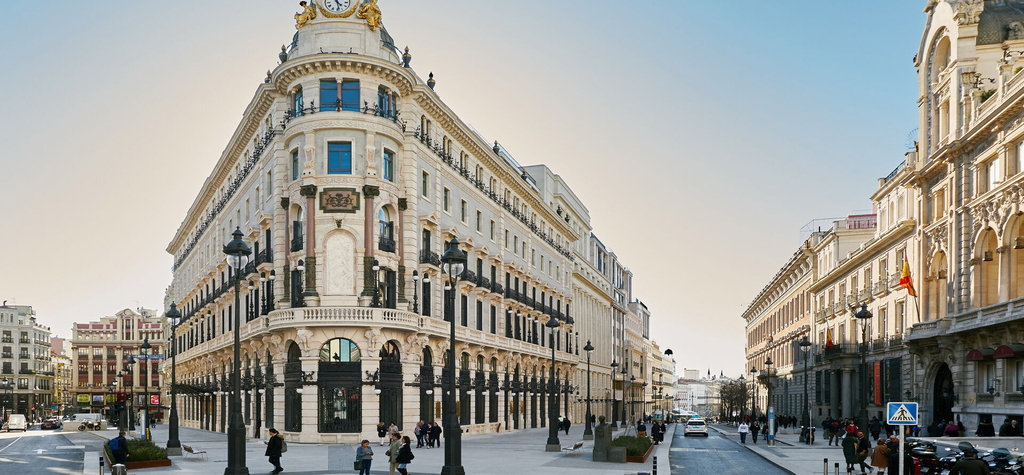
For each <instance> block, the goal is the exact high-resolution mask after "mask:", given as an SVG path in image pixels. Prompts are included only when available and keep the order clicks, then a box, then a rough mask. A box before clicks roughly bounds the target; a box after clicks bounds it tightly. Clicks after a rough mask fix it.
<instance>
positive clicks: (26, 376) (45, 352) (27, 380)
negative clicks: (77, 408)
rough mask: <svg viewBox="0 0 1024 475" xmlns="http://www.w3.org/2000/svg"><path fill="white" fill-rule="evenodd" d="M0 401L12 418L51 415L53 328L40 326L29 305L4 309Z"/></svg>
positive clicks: (0, 336)
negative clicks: (51, 340)
mask: <svg viewBox="0 0 1024 475" xmlns="http://www.w3.org/2000/svg"><path fill="white" fill-rule="evenodd" d="M0 350H2V352H0V365H2V369H0V401H2V404H0V406H2V408H3V409H2V411H3V415H4V417H5V420H6V416H7V415H9V414H24V415H25V416H27V417H30V418H37V419H38V418H41V417H43V416H46V415H49V414H50V410H51V407H50V405H51V403H52V394H51V388H52V387H53V378H54V373H53V366H52V359H51V357H50V327H47V326H43V325H40V324H39V323H37V322H36V312H35V310H33V309H32V307H30V306H28V305H7V302H6V301H5V302H4V303H3V305H2V306H0Z"/></svg>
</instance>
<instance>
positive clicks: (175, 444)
mask: <svg viewBox="0 0 1024 475" xmlns="http://www.w3.org/2000/svg"><path fill="white" fill-rule="evenodd" d="M167 321H168V322H169V323H170V324H171V415H170V418H169V419H168V421H169V424H168V426H167V433H168V435H167V455H181V441H180V440H178V387H177V384H178V372H177V369H178V334H177V330H178V323H180V322H181V312H179V311H178V306H177V304H175V303H174V302H171V309H170V310H168V311H167Z"/></svg>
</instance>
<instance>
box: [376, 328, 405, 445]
mask: <svg viewBox="0 0 1024 475" xmlns="http://www.w3.org/2000/svg"><path fill="white" fill-rule="evenodd" d="M377 389H380V408H379V410H380V420H381V421H384V423H385V424H391V423H392V422H394V423H395V424H396V425H397V426H398V427H402V354H401V352H400V351H399V349H398V345H397V344H395V342H394V341H389V342H387V343H385V344H384V346H383V347H381V349H380V380H379V382H378V386H377Z"/></svg>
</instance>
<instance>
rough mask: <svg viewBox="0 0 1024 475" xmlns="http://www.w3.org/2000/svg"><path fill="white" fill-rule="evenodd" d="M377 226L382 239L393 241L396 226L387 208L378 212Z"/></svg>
mask: <svg viewBox="0 0 1024 475" xmlns="http://www.w3.org/2000/svg"><path fill="white" fill-rule="evenodd" d="M377 225H378V228H377V229H378V232H379V233H380V237H381V239H392V237H393V234H392V230H393V228H394V225H393V223H392V222H391V213H388V210H387V208H381V209H380V211H377Z"/></svg>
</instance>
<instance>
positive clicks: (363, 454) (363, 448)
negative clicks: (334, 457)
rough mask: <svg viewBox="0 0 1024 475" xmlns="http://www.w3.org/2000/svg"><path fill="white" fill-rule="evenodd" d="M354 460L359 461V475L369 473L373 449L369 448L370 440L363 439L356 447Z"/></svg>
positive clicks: (368, 474)
mask: <svg viewBox="0 0 1024 475" xmlns="http://www.w3.org/2000/svg"><path fill="white" fill-rule="evenodd" d="M356 462H359V463H360V467H359V475H370V466H371V465H373V449H371V448H370V441H369V440H365V439H363V441H362V442H360V444H359V447H357V448H356Z"/></svg>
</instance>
